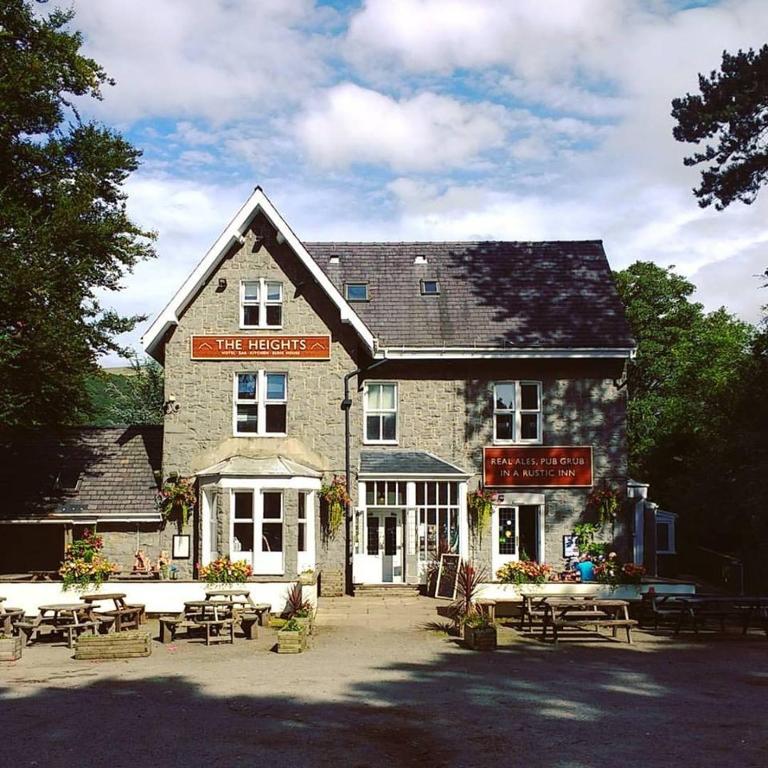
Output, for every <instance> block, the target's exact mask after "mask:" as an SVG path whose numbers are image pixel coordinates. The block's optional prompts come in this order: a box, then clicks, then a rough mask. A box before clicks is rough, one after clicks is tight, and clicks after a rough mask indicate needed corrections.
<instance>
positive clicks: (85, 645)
mask: <svg viewBox="0 0 768 768" xmlns="http://www.w3.org/2000/svg"><path fill="white" fill-rule="evenodd" d="M151 654H152V640H151V638H150V636H149V632H146V631H140V630H131V631H128V632H114V633H112V634H110V635H83V636H81V637H79V638H78V640H77V643H76V645H75V658H76V659H88V660H93V659H130V658H136V657H140V656H150V655H151Z"/></svg>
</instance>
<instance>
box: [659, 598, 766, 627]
mask: <svg viewBox="0 0 768 768" xmlns="http://www.w3.org/2000/svg"><path fill="white" fill-rule="evenodd" d="M667 600H668V601H672V602H674V603H676V604H677V606H678V608H679V610H678V619H677V625H676V626H675V634H677V633H679V632H680V631H681V630H682V628H683V625H684V624H685V622H686V620H687V619H689V620H690V622H691V624H692V626H693V631H694V632H695V633H696V634H698V632H699V625H700V623H704V622H705V621H706V620H707V619H710V618H716V619H718V620H719V622H720V631H721V632H725V620H726V619H727V618H737V619H740V620H741V625H742V630H741V631H742V634H743V635H746V634H747V632H748V631H749V628H750V626H751V624H752V620H753V618H754V617H755V615H756V614H759V613H760V611H762V610H764V609H766V608H768V597H763V596H761V595H702V594H699V595H675V596H672V595H670V596H668V598H667ZM763 629H764V630H765V633H766V636H768V617H766V616H764V617H763Z"/></svg>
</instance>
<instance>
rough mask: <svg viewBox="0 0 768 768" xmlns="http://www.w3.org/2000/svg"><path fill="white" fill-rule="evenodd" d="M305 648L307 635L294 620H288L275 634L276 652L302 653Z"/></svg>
mask: <svg viewBox="0 0 768 768" xmlns="http://www.w3.org/2000/svg"><path fill="white" fill-rule="evenodd" d="M306 648H307V633H306V632H305V631H304V629H303V628H302V627H301V625H300V624H299V623H298V621H296V619H289V620H288V621H287V622H286V623H285V624H284V625H283V627H282V629H279V630H278V632H277V652H278V653H302V652H303V651H304V650H306Z"/></svg>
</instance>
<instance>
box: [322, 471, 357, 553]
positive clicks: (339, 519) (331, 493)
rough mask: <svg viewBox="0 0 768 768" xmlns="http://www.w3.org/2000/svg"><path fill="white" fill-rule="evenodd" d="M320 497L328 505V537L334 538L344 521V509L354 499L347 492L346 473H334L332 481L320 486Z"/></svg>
mask: <svg viewBox="0 0 768 768" xmlns="http://www.w3.org/2000/svg"><path fill="white" fill-rule="evenodd" d="M320 499H321V500H322V501H324V502H325V504H326V505H327V507H328V517H327V519H326V521H325V526H324V528H325V532H326V535H327V536H328V538H330V539H333V538H335V537H336V534H337V533H338V532H339V530H341V526H342V524H343V523H344V509H345V508H346V506H347V505H348V504H350V503H351V501H352V500H351V499H350V498H349V494H348V493H347V478H346V477H345V476H344V475H334V476H333V480H331V482H330V483H325V482H324V483H323V484H322V485H321V486H320Z"/></svg>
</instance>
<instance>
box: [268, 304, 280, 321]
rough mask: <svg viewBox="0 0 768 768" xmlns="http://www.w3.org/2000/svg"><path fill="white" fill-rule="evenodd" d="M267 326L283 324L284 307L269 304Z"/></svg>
mask: <svg viewBox="0 0 768 768" xmlns="http://www.w3.org/2000/svg"><path fill="white" fill-rule="evenodd" d="M266 309H267V325H282V324H283V305H282V304H267V308H266Z"/></svg>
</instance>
